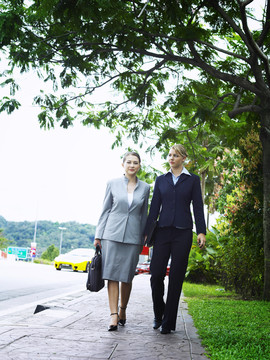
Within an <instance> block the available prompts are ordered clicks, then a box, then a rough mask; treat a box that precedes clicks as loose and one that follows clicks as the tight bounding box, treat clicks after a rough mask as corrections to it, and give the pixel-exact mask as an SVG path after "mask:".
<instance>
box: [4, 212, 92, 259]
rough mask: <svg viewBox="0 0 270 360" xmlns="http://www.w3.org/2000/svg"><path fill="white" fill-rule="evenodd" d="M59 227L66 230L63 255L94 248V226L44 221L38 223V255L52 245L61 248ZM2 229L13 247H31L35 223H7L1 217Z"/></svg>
mask: <svg viewBox="0 0 270 360" xmlns="http://www.w3.org/2000/svg"><path fill="white" fill-rule="evenodd" d="M59 226H60V227H65V228H66V230H64V231H63V242H62V253H66V252H67V251H69V250H71V249H75V248H80V247H87V248H89V247H93V241H94V235H95V230H96V227H95V226H94V225H89V224H80V223H77V222H75V221H70V222H65V223H58V222H51V221H44V220H43V221H38V223H37V234H36V243H37V255H41V253H42V252H43V251H45V250H46V249H47V247H48V246H50V245H52V244H54V245H55V246H56V247H58V248H59V245H60V234H61V231H60V230H59ZM0 229H3V236H4V237H5V238H7V239H8V240H10V241H12V244H11V246H19V247H31V242H32V241H33V239H34V232H35V222H30V221H23V222H15V221H7V220H6V219H5V218H4V217H3V216H0Z"/></svg>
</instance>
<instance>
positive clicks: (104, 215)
mask: <svg viewBox="0 0 270 360" xmlns="http://www.w3.org/2000/svg"><path fill="white" fill-rule="evenodd" d="M112 204H113V196H112V192H111V184H110V183H108V184H107V188H106V192H105V197H104V201H103V208H102V212H101V215H100V218H99V221H98V224H97V227H96V233H95V239H102V236H103V233H104V230H105V226H106V223H107V219H108V216H109V214H110V211H111V209H112Z"/></svg>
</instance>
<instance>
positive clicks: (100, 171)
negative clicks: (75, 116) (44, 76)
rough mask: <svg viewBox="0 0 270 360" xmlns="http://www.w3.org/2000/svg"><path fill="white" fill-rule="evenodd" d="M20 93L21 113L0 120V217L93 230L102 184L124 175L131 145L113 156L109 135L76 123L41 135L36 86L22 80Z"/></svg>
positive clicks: (26, 77) (31, 80)
mask: <svg viewBox="0 0 270 360" xmlns="http://www.w3.org/2000/svg"><path fill="white" fill-rule="evenodd" d="M21 88H22V92H21V95H20V101H21V103H22V104H23V105H22V107H21V108H20V110H17V111H15V112H14V113H13V114H11V115H6V114H4V113H3V114H1V116H0V169H1V177H0V215H2V216H3V217H4V218H5V219H6V220H9V221H24V220H28V221H35V219H36V218H37V220H51V221H58V222H60V223H61V222H64V221H78V222H80V223H88V224H93V225H96V223H97V220H98V218H99V215H100V211H101V207H102V202H103V197H104V192H105V188H106V183H107V181H108V180H109V179H111V178H114V177H118V176H121V175H122V174H123V168H122V166H121V156H122V155H123V153H124V152H125V148H126V146H127V145H129V146H133V144H132V143H130V141H129V142H128V143H127V142H126V144H125V146H124V147H123V148H116V149H114V150H112V149H111V144H112V143H113V141H114V136H113V134H111V133H109V130H108V129H105V128H102V129H101V130H96V129H94V128H93V127H85V126H83V125H81V124H80V123H77V124H75V125H74V126H73V127H70V128H69V129H62V128H60V127H59V126H57V127H56V129H51V130H46V131H45V130H42V129H40V127H39V123H38V119H37V114H38V112H39V109H38V108H36V107H33V106H32V99H33V96H34V95H36V94H37V93H38V92H39V88H40V87H39V82H38V81H37V80H36V79H35V78H34V77H33V76H31V75H30V74H27V75H24V76H23V79H22V81H21ZM35 91H36V92H35ZM0 95H1V96H2V95H3V90H2V91H1V90H0ZM101 100H103V99H101ZM135 148H136V149H138V151H139V153H140V155H141V157H142V160H143V162H144V163H145V164H146V162H147V161H148V163H149V161H150V159H149V157H148V160H145V158H146V155H145V154H144V153H142V151H141V150H140V149H139V148H138V146H135ZM156 159H157V161H158V163H156V164H155V166H157V167H159V168H160V169H161V170H162V167H161V166H160V165H159V164H160V157H159V155H158V154H157V155H156Z"/></svg>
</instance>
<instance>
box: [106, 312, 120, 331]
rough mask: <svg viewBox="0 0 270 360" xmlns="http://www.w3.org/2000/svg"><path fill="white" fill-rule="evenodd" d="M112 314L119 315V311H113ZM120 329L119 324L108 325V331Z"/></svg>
mask: <svg viewBox="0 0 270 360" xmlns="http://www.w3.org/2000/svg"><path fill="white" fill-rule="evenodd" d="M112 315H118V314H117V313H112V314H111V316H112ZM117 329H118V326H117V325H109V326H108V331H116V330H117Z"/></svg>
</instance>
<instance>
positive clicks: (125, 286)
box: [119, 282, 132, 320]
mask: <svg viewBox="0 0 270 360" xmlns="http://www.w3.org/2000/svg"><path fill="white" fill-rule="evenodd" d="M131 289H132V282H130V283H125V282H122V283H121V286H120V310H119V319H120V320H126V307H127V304H128V301H129V297H130V293H131Z"/></svg>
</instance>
